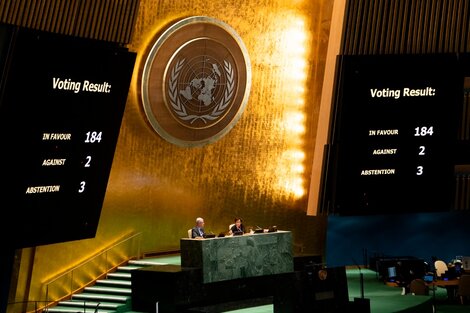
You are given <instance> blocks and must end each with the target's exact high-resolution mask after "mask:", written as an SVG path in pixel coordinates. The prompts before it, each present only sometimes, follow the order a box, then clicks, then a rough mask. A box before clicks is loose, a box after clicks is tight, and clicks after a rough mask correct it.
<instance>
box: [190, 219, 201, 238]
mask: <svg viewBox="0 0 470 313" xmlns="http://www.w3.org/2000/svg"><path fill="white" fill-rule="evenodd" d="M191 238H204V219H203V218H202V217H198V218H196V225H195V226H194V227H193V228H192V232H191Z"/></svg>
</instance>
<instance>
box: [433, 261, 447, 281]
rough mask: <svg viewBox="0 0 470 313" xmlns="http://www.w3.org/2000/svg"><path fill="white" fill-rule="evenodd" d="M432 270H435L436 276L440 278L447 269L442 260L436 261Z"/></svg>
mask: <svg viewBox="0 0 470 313" xmlns="http://www.w3.org/2000/svg"><path fill="white" fill-rule="evenodd" d="M434 268H435V269H436V276H437V277H441V276H442V274H444V273H445V272H446V271H447V270H449V268H448V267H447V264H446V262H444V261H442V260H436V261H435V262H434Z"/></svg>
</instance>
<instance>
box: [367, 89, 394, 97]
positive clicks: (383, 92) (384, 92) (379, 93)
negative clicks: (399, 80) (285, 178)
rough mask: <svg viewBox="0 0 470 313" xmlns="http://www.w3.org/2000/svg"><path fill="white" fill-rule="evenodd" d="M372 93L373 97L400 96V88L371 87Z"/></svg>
mask: <svg viewBox="0 0 470 313" xmlns="http://www.w3.org/2000/svg"><path fill="white" fill-rule="evenodd" d="M370 95H371V97H372V98H395V99H398V98H400V90H399V89H389V88H384V89H377V88H374V89H370Z"/></svg>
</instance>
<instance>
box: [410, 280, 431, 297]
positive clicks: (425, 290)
mask: <svg viewBox="0 0 470 313" xmlns="http://www.w3.org/2000/svg"><path fill="white" fill-rule="evenodd" d="M410 293H411V294H412V295H418V296H427V295H429V287H428V286H427V285H426V282H425V281H424V280H423V279H420V278H415V279H413V280H412V281H411V282H410Z"/></svg>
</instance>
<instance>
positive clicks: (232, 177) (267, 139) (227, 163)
mask: <svg viewBox="0 0 470 313" xmlns="http://www.w3.org/2000/svg"><path fill="white" fill-rule="evenodd" d="M332 8H333V1H332V0H330V1H327V0H302V1H301V0H299V1H295V0H284V1H282V0H271V1H267V0H265V1H263V0H258V1H248V0H222V1H188V0H161V1H157V0H141V2H140V7H139V11H138V16H137V19H136V24H135V29H134V32H133V37H132V39H131V41H130V44H129V46H128V47H129V48H130V50H132V51H135V52H137V54H138V57H137V63H136V67H135V72H134V76H133V80H132V85H131V88H130V91H129V97H128V101H127V106H126V110H125V114H124V119H123V123H122V128H121V132H120V136H119V140H118V144H117V148H116V154H115V158H114V163H113V167H112V170H111V175H110V179H109V184H108V189H107V194H106V197H105V201H104V206H103V209H102V214H101V218H100V223H99V226H98V230H97V234H96V238H93V239H87V240H80V241H75V242H67V243H60V244H54V245H47V246H41V247H37V248H36V249H35V250H34V253H33V256H32V257H29V258H28V260H25V263H27V264H28V266H29V267H28V270H29V271H30V276H29V278H30V279H31V283H30V285H28V286H27V289H30V291H29V299H34V298H39V297H41V294H40V291H39V289H40V288H41V286H42V284H43V283H44V281H46V280H47V279H50V278H51V277H54V276H55V275H57V274H59V273H61V272H62V271H64V270H65V269H67V267H69V266H70V265H75V264H77V263H78V262H80V261H82V260H83V259H86V258H87V257H89V256H90V255H93V254H95V253H96V252H98V251H99V250H100V249H103V247H106V246H109V244H110V243H112V242H115V241H116V240H118V239H119V238H124V237H125V236H126V235H128V234H132V233H138V232H141V233H142V236H141V238H142V239H141V248H142V252H144V253H149V252H162V251H170V250H178V249H179V240H180V238H181V237H183V236H186V234H187V232H186V231H187V229H188V228H190V227H192V226H193V224H194V221H195V218H196V217H197V216H202V217H204V218H205V220H206V229H207V230H211V231H213V232H214V233H219V232H221V231H226V230H227V227H228V225H229V224H230V223H231V222H232V220H233V218H234V217H235V216H242V217H243V218H244V220H245V224H246V225H253V226H254V225H259V226H262V227H267V226H269V225H277V226H278V228H279V229H283V230H291V231H292V232H293V239H294V249H295V252H303V253H312V254H320V255H324V248H325V239H326V220H325V217H317V216H307V214H306V211H307V201H308V196H309V195H308V189H309V188H308V187H309V184H310V176H311V170H312V168H311V167H312V159H313V154H314V151H313V150H314V146H315V136H316V127H317V122H318V111H319V106H320V98H321V89H322V80H323V73H324V68H325V60H326V53H327V51H326V50H327V45H328V35H329V28H330V21H331V15H332ZM193 15H206V16H210V17H214V18H217V19H220V20H221V21H223V22H225V23H227V24H229V25H230V26H231V27H232V28H233V29H234V30H235V31H236V32H237V33H238V34H239V35H240V37H241V38H242V40H243V42H244V43H245V45H246V47H247V50H248V53H249V57H250V60H251V65H252V85H251V94H250V97H249V100H248V104H247V106H246V109H245V111H244V114H243V115H242V117H241V118H240V120H239V121H238V123H237V124H236V125H235V127H234V128H233V129H232V130H231V131H230V132H229V133H228V134H227V135H225V136H224V137H223V138H221V139H220V140H218V141H216V142H215V143H212V144H209V145H206V146H203V147H197V148H182V147H178V146H175V145H173V144H171V143H168V142H167V141H165V140H164V139H162V138H161V137H160V136H159V135H158V134H156V133H155V132H154V131H153V130H152V127H151V126H150V125H149V124H148V123H147V121H146V117H145V114H144V112H143V109H142V103H141V99H140V92H139V80H140V74H141V70H142V66H143V64H144V62H145V56H146V53H147V51H148V49H149V47H150V46H151V45H152V43H153V42H154V40H155V35H156V34H157V33H158V32H159V31H160V30H161V29H162V28H164V27H166V26H168V24H170V23H172V22H174V21H176V20H178V19H181V18H184V17H188V16H193ZM31 258H34V267H33V268H32V269H31V267H30V263H31V261H30V260H31ZM26 281H27V279H25V282H21V281H20V282H18V285H19V287H18V288H19V290H21V288H22V287H21V286H23V288H25V287H24V286H25V285H27V284H29V283H26ZM20 293H21V292H20V291H19V292H17V294H20Z"/></svg>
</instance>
